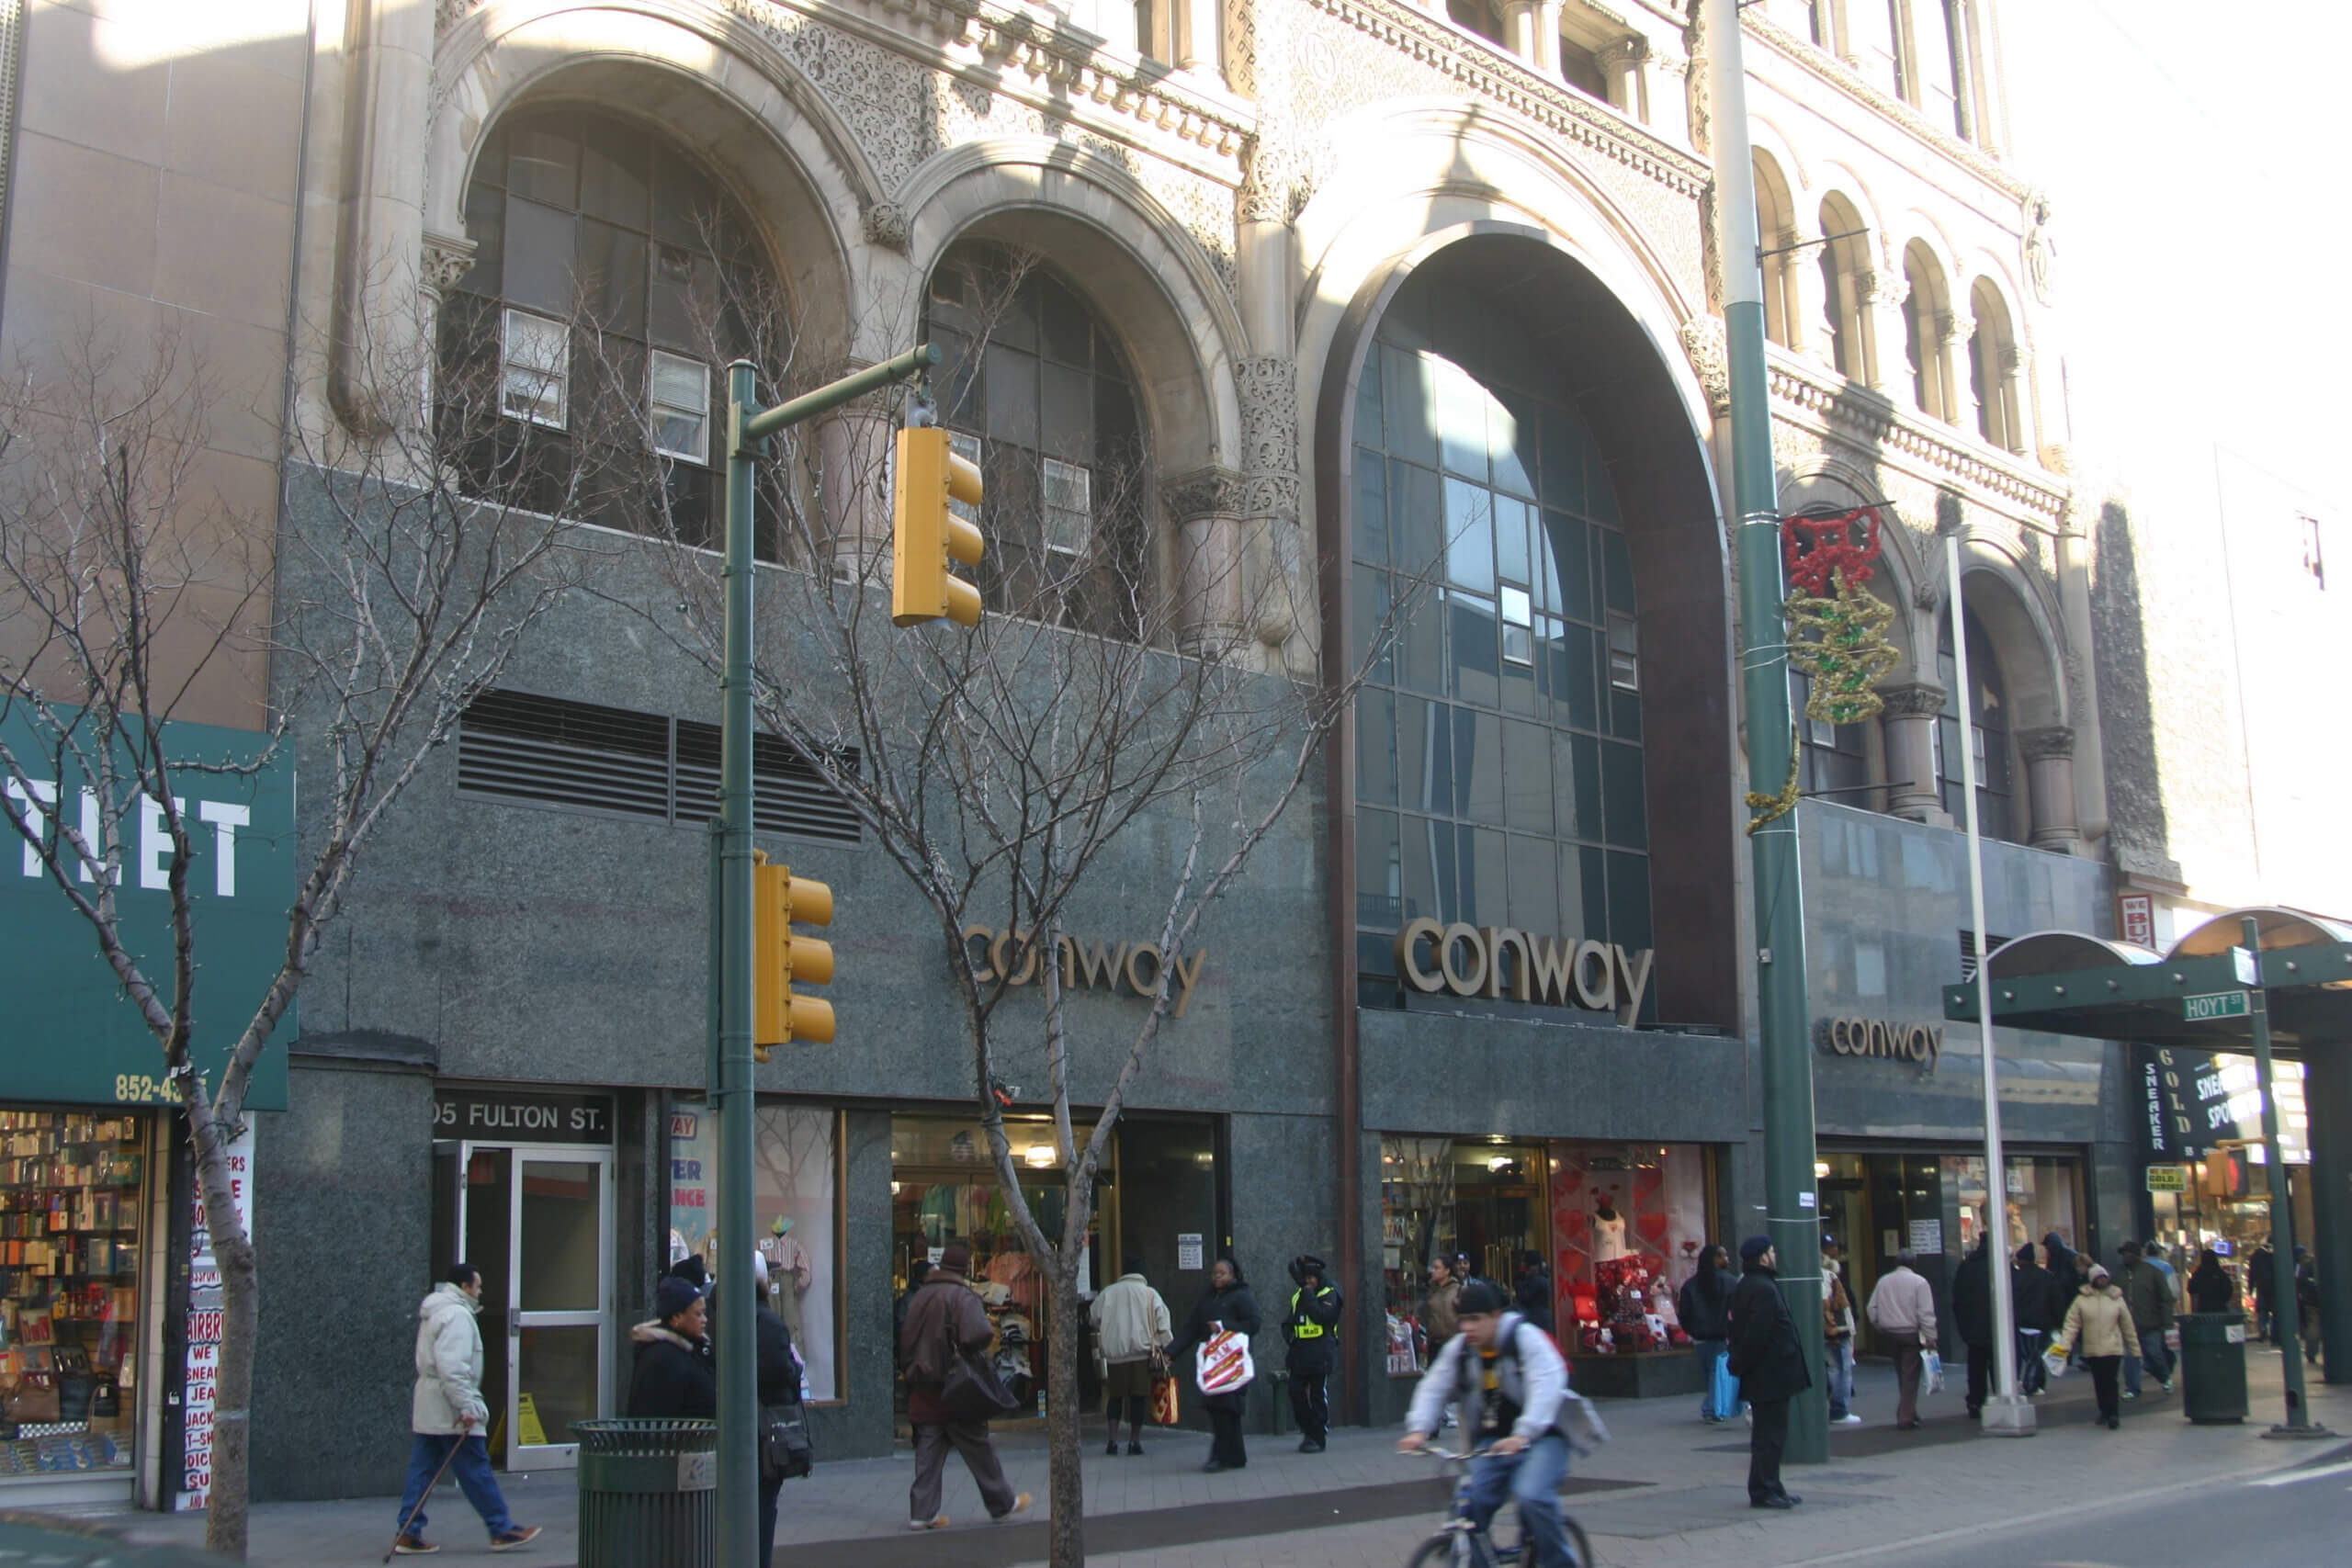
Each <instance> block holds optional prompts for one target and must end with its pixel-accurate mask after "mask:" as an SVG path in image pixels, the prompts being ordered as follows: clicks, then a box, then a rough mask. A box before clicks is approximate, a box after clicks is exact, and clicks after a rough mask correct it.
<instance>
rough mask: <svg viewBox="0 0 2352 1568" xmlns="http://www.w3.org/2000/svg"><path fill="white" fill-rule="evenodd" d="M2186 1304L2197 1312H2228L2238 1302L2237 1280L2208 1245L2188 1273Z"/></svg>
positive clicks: (2219, 1255)
mask: <svg viewBox="0 0 2352 1568" xmlns="http://www.w3.org/2000/svg"><path fill="white" fill-rule="evenodd" d="M2188 1304H2189V1306H2190V1307H2191V1308H2192V1309H2194V1310H2195V1311H2198V1312H2229V1311H2231V1310H2233V1308H2235V1307H2236V1306H2237V1304H2238V1285H2237V1281H2236V1280H2233V1279H2231V1278H2230V1271H2229V1270H2228V1269H2224V1268H2222V1258H2221V1254H2219V1253H2217V1252H2215V1251H2214V1250H2213V1249H2212V1248H2211V1247H2207V1248H2206V1249H2205V1254H2204V1256H2203V1257H2201V1258H2199V1259H2198V1260H2197V1267H2196V1269H2193V1270H2191V1271H2190V1273H2189V1276H2188Z"/></svg>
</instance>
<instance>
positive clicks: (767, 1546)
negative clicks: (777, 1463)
mask: <svg viewBox="0 0 2352 1568" xmlns="http://www.w3.org/2000/svg"><path fill="white" fill-rule="evenodd" d="M752 1283H753V1285H755V1286H756V1287H757V1291H756V1292H755V1293H754V1295H753V1298H752V1300H753V1304H754V1308H755V1310H756V1312H757V1313H758V1316H757V1317H756V1318H755V1319H754V1326H753V1328H752V1346H753V1348H754V1355H755V1359H756V1360H757V1362H758V1368H759V1374H758V1375H759V1381H760V1435H759V1444H760V1447H761V1449H762V1450H763V1451H764V1450H765V1449H766V1447H767V1412H768V1411H769V1410H770V1409H771V1408H772V1407H774V1406H776V1405H784V1404H799V1403H800V1355H799V1352H798V1351H797V1350H795V1349H794V1348H792V1325H790V1324H789V1323H787V1322H786V1321H785V1317H784V1314H782V1313H780V1312H778V1311H777V1310H776V1309H775V1306H773V1305H771V1304H770V1303H772V1302H774V1301H775V1300H776V1299H777V1292H775V1286H777V1285H783V1286H785V1287H786V1290H785V1292H783V1293H784V1294H785V1295H789V1294H790V1293H791V1292H790V1286H791V1283H792V1276H791V1275H789V1274H786V1275H785V1276H784V1277H783V1278H782V1279H777V1278H776V1277H775V1274H773V1273H772V1272H771V1271H770V1270H769V1268H768V1260H767V1255H766V1254H764V1253H762V1252H754V1253H752ZM759 1472H760V1561H761V1562H763V1563H769V1562H775V1515H776V1500H777V1498H778V1497H779V1496H780V1495H782V1493H783V1491H784V1483H785V1475H784V1472H782V1471H780V1470H779V1471H778V1472H776V1473H775V1475H773V1476H771V1475H770V1474H768V1469H767V1466H766V1465H765V1464H764V1463H763V1464H761V1465H760V1466H759Z"/></svg>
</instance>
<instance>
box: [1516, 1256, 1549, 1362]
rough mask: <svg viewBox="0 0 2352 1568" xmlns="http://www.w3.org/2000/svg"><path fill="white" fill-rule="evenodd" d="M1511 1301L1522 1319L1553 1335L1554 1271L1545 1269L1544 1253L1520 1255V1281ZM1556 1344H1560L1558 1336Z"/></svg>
mask: <svg viewBox="0 0 2352 1568" xmlns="http://www.w3.org/2000/svg"><path fill="white" fill-rule="evenodd" d="M1511 1300H1512V1303H1513V1304H1514V1305H1515V1306H1517V1307H1518V1309H1519V1315H1520V1316H1521V1317H1522V1318H1524V1319H1526V1320H1527V1321H1528V1322H1529V1323H1532V1324H1533V1325H1535V1326H1536V1327H1538V1328H1540V1329H1542V1330H1543V1331H1544V1333H1546V1334H1552V1333H1553V1329H1552V1270H1551V1269H1547V1268H1545V1267H1544V1255H1543V1254H1542V1253H1540V1252H1522V1253H1521V1254H1520V1255H1519V1280H1518V1283H1517V1284H1516V1285H1515V1286H1514V1287H1513V1289H1512V1291H1511ZM1554 1343H1555V1344H1556V1343H1558V1336H1556V1335H1554Z"/></svg>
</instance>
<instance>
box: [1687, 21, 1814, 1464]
mask: <svg viewBox="0 0 2352 1568" xmlns="http://www.w3.org/2000/svg"><path fill="white" fill-rule="evenodd" d="M1706 6H1707V9H1706V23H1707V26H1706V36H1707V40H1708V46H1709V53H1710V56H1711V59H1712V61H1713V65H1712V67H1711V71H1710V74H1709V77H1708V83H1709V86H1710V89H1711V91H1712V96H1713V104H1714V114H1713V130H1714V164H1715V190H1716V194H1717V197H1718V208H1717V212H1718V219H1719V221H1720V222H1721V223H1722V225H1723V230H1722V233H1723V256H1724V331H1725V335H1726V347H1727V349H1728V355H1727V357H1728V358H1729V360H1730V365H1731V445H1732V497H1733V503H1734V505H1735V506H1736V509H1737V510H1738V513H1739V619H1740V665H1741V670H1742V672H1743V673H1742V682H1743V684H1742V694H1743V698H1744V701H1745V705H1746V711H1747V786H1748V788H1749V789H1750V790H1753V791H1755V792H1757V793H1758V794H1766V795H1780V794H1781V792H1782V791H1783V790H1784V789H1786V788H1787V787H1788V785H1789V784H1790V782H1791V780H1792V763H1793V762H1794V760H1795V754H1796V753H1795V748H1796V735H1795V732H1794V730H1792V728H1791V727H1790V717H1789V657H1788V643H1787V637H1786V634H1785V633H1784V632H1783V630H1782V623H1781V614H1782V612H1781V602H1782V600H1783V599H1784V598H1785V597H1786V596H1787V593H1786V590H1785V588H1784V587H1783V585H1782V583H1781V508H1780V499H1779V495H1778V492H1777V489H1776V486H1775V483H1774V479H1773V468H1772V416H1771V408H1770V403H1769V402H1768V398H1769V397H1770V388H1769V387H1768V385H1767V384H1766V381H1765V376H1764V277H1763V272H1762V269H1761V267H1760V265H1759V264H1758V261H1757V249H1758V239H1757V232H1756V177H1755V164H1754V160H1753V157H1752V155H1751V154H1750V152H1749V151H1748V141H1747V74H1746V67H1745V66H1744V65H1743V64H1742V63H1741V58H1740V36H1739V6H1738V5H1737V0H1706ZM1768 809H1769V808H1768ZM1748 845H1749V849H1750V852H1751V855H1752V857H1753V866H1754V874H1755V880H1756V943H1757V954H1756V975H1757V986H1756V990H1757V1016H1758V1046H1759V1049H1760V1052H1761V1055H1762V1057H1763V1077H1764V1221H1765V1229H1766V1232H1767V1234H1768V1235H1770V1236H1771V1238H1772V1245H1773V1247H1774V1249H1775V1250H1776V1251H1777V1252H1778V1253H1779V1254H1780V1259H1781V1294H1782V1295H1783V1296H1785V1297H1786V1298H1787V1300H1788V1303H1789V1312H1790V1314H1792V1316H1793V1317H1794V1318H1795V1320H1796V1330H1797V1339H1798V1341H1799V1343H1800V1344H1801V1345H1802V1347H1803V1348H1804V1357H1805V1364H1806V1365H1807V1366H1808V1367H1811V1368H1812V1369H1813V1370H1814V1371H1815V1373H1816V1374H1818V1373H1819V1372H1820V1371H1821V1369H1822V1332H1821V1329H1822V1323H1821V1213H1820V1210H1819V1209H1818V1208H1817V1207H1816V1204H1815V1191H1814V1174H1813V1164H1814V1157H1815V1155H1814V1135H1813V1053H1812V1047H1811V1044H1810V1043H1809V1042H1808V1040H1807V1039H1806V1035H1807V1033H1808V1030H1807V1027H1806V1024H1807V1019H1806V998H1805V966H1804V897H1803V894H1802V892H1801V890H1800V888H1799V885H1798V884H1799V875H1800V874H1799V865H1798V859H1797V819H1796V813H1795V812H1794V810H1792V809H1790V810H1783V811H1781V813H1780V814H1779V815H1778V816H1776V817H1774V818H1772V820H1770V821H1769V822H1766V823H1764V824H1763V825H1762V826H1760V827H1758V828H1756V829H1753V830H1752V831H1751V832H1750V833H1749V835H1748ZM1821 1381H1822V1380H1821V1379H1820V1378H1819V1377H1818V1375H1816V1377H1815V1392H1814V1393H1809V1394H1807V1395H1806V1396H1804V1397H1803V1398H1800V1399H1797V1400H1793V1401H1792V1402H1791V1404H1790V1407H1789V1442H1788V1449H1787V1450H1786V1453H1787V1457H1788V1458H1789V1459H1790V1460H1792V1461H1795V1462H1797V1463H1799V1464H1819V1463H1822V1462H1824V1461H1826V1460H1827V1459H1828V1458H1829V1405H1828V1402H1827V1400H1826V1397H1824V1394H1823V1393H1821V1392H1819V1390H1820V1385H1821Z"/></svg>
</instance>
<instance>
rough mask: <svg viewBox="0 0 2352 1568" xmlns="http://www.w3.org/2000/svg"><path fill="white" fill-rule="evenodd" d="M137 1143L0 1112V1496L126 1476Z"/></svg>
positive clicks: (136, 1305) (131, 1451)
mask: <svg viewBox="0 0 2352 1568" xmlns="http://www.w3.org/2000/svg"><path fill="white" fill-rule="evenodd" d="M148 1145H149V1139H148V1135H147V1128H146V1124H145V1122H143V1121H142V1120H141V1119H140V1118H136V1117H131V1116H125V1115H120V1114H108V1113H106V1112H102V1111H33V1110H0V1483H5V1482H6V1481H8V1480H12V1479H23V1478H28V1477H43V1478H55V1477H57V1476H60V1475H63V1474H72V1473H76V1472H94V1471H99V1472H102V1471H119V1472H123V1473H124V1474H125V1475H126V1477H127V1476H128V1474H129V1472H130V1470H131V1467H132V1462H133V1458H134V1455H135V1452H136V1445H135V1444H134V1443H133V1441H132V1436H131V1432H132V1419H133V1415H134V1411H135V1408H136V1405H137V1403H138V1400H137V1387H136V1385H137V1381H138V1375H139V1345H140V1332H141V1323H140V1283H141V1270H140V1263H141V1257H142V1252H141V1245H142V1242H143V1239H144V1234H143V1233H144V1218H145V1213H146V1192H147V1185H146V1183H147V1179H148V1175H149V1168H148V1167H149V1147H148Z"/></svg>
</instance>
